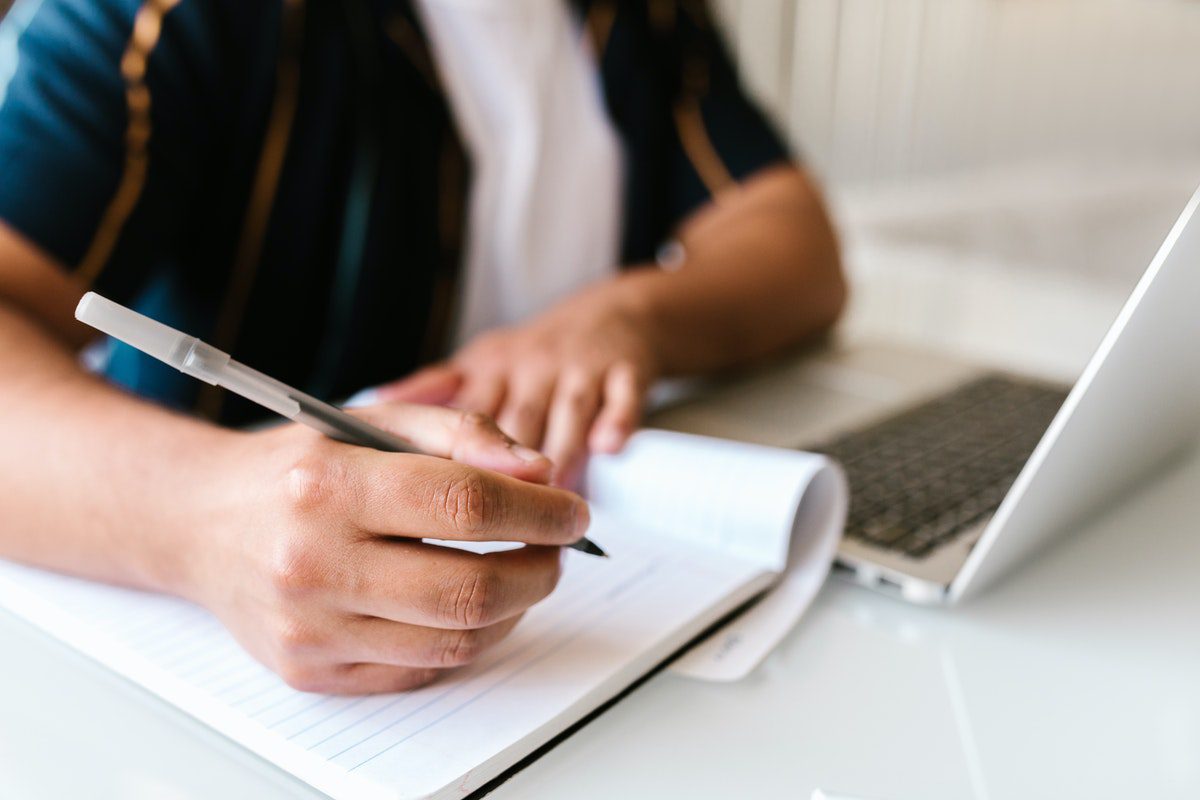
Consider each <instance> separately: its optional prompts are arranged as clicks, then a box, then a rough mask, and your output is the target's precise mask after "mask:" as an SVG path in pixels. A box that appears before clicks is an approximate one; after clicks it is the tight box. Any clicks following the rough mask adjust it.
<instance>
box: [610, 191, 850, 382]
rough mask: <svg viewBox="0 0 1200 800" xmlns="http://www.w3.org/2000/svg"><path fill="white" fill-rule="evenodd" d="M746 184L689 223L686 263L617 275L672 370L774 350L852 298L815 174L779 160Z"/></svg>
mask: <svg viewBox="0 0 1200 800" xmlns="http://www.w3.org/2000/svg"><path fill="white" fill-rule="evenodd" d="M738 192H739V193H738V194H736V195H734V196H733V197H731V198H730V199H729V200H728V201H723V202H722V203H721V204H719V205H718V204H712V205H710V206H708V207H706V208H705V209H703V210H702V211H700V212H699V213H698V214H697V215H696V216H695V217H693V218H692V219H691V220H689V221H688V222H687V223H686V224H685V225H684V226H683V228H682V229H681V230H680V232H679V239H680V242H681V244H682V245H683V248H684V253H685V256H684V260H683V263H682V265H681V266H680V268H679V269H677V270H663V269H659V268H656V267H648V268H644V269H635V270H631V271H629V272H627V273H625V274H624V275H622V276H621V277H620V278H619V279H618V283H617V286H616V287H615V290H616V291H617V292H619V293H623V296H624V298H625V299H626V300H627V303H628V308H630V309H631V312H630V313H633V314H636V315H638V316H639V317H640V318H641V319H642V320H643V321H644V323H645V325H646V328H647V330H648V331H649V332H650V336H651V339H652V341H653V348H654V351H655V352H656V354H657V357H658V359H659V362H660V365H659V366H660V369H661V371H662V372H663V373H664V374H668V375H670V374H686V373H693V372H702V371H707V370H714V369H721V368H724V367H728V366H732V365H735V364H738V363H741V362H744V361H747V360H750V359H754V358H758V357H761V356H764V355H768V354H770V353H772V352H774V351H777V350H779V349H781V348H784V347H787V346H789V345H792V344H795V343H797V342H800V341H802V340H804V339H806V338H811V337H813V336H815V335H816V334H818V333H820V332H822V331H824V330H826V329H828V328H829V327H830V326H831V325H832V324H833V322H834V321H835V320H836V319H837V316H838V314H839V313H840V311H841V309H842V307H843V305H844V302H845V295H846V287H845V283H844V281H843V279H842V275H841V270H840V265H839V261H838V253H837V245H836V240H835V237H834V234H833V231H832V227H831V226H830V223H829V220H828V218H827V216H826V214H825V211H824V209H823V207H822V204H821V201H820V198H819V196H818V195H817V193H816V192H815V190H813V189H812V188H811V186H810V185H809V184H808V182H807V180H805V179H804V178H803V176H802V175H801V174H800V173H799V172H798V171H796V170H794V169H791V168H776V169H772V170H768V171H766V172H764V173H763V174H761V175H759V176H756V177H755V178H753V179H752V180H751V181H750V182H749V183H747V184H746V185H745V186H744V187H742V188H741V189H740V190H738Z"/></svg>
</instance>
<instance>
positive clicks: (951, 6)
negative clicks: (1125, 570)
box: [0, 0, 1200, 378]
mask: <svg viewBox="0 0 1200 800" xmlns="http://www.w3.org/2000/svg"><path fill="white" fill-rule="evenodd" d="M709 2H710V3H712V5H713V7H714V10H715V11H716V13H717V15H718V17H719V19H720V22H721V24H722V25H723V27H724V29H725V32H726V35H727V38H728V41H729V45H730V48H731V50H732V51H733V53H734V55H735V57H736V58H737V60H738V61H739V62H740V65H741V68H742V72H743V79H744V81H745V82H746V83H747V85H748V86H749V87H750V89H751V90H752V91H753V93H754V94H755V95H756V96H757V97H758V98H759V100H760V101H761V102H762V104H763V105H764V106H765V108H766V109H767V110H768V112H769V113H770V115H771V116H772V117H773V118H774V120H775V121H776V123H777V124H778V125H779V127H780V129H781V130H783V131H785V132H786V134H787V135H788V137H789V138H790V140H791V141H792V143H793V144H794V146H795V148H796V151H797V153H799V154H800V155H801V157H802V158H803V159H804V160H805V161H806V162H807V164H808V165H809V167H810V169H811V170H812V171H814V172H815V173H816V174H817V175H818V176H820V177H821V178H822V180H823V181H824V183H825V186H826V189H827V191H828V194H829V198H830V201H831V204H832V205H833V208H834V211H835V214H836V216H837V219H838V223H839V227H840V229H841V233H842V237H843V242H844V245H845V249H846V257H847V267H848V270H849V272H850V274H851V276H852V279H853V281H854V287H855V293H854V300H853V304H852V307H851V312H850V314H849V317H848V320H847V322H846V324H845V326H844V330H845V331H846V334H847V335H849V336H852V337H854V336H857V337H872V338H878V337H886V338H890V339H901V340H904V341H906V342H909V343H915V344H921V345H926V346H931V347H935V348H938V349H945V350H950V351H956V352H963V353H967V354H969V355H971V356H972V357H975V358H984V359H988V360H991V361H993V362H995V363H998V364H1001V365H1003V364H1010V363H1011V364H1015V363H1019V364H1021V365H1022V367H1023V368H1025V369H1026V370H1035V371H1041V372H1044V373H1045V374H1047V375H1051V376H1055V377H1062V378H1067V377H1073V376H1074V374H1075V373H1076V372H1077V371H1078V369H1080V368H1081V367H1082V365H1083V363H1084V362H1085V361H1086V359H1087V357H1088V356H1089V355H1090V353H1091V351H1092V349H1093V347H1094V346H1095V345H1096V343H1097V342H1098V341H1099V338H1100V337H1101V336H1102V335H1103V333H1104V330H1105V328H1106V327H1107V325H1108V323H1109V322H1110V321H1111V320H1112V318H1113V317H1114V316H1115V314H1116V313H1117V311H1118V309H1119V308H1120V305H1121V303H1122V302H1123V301H1124V299H1125V297H1126V295H1127V294H1128V292H1129V290H1130V289H1131V288H1132V286H1133V284H1134V282H1135V281H1136V280H1137V278H1138V276H1140V275H1141V273H1142V271H1143V270H1144V269H1145V267H1146V265H1147V264H1148V263H1149V260H1150V259H1151V257H1152V256H1153V254H1154V252H1155V250H1156V249H1157V247H1158V245H1159V244H1160V243H1161V241H1162V238H1163V236H1164V235H1165V234H1166V232H1167V231H1168V229H1169V228H1170V226H1171V223H1172V222H1173V221H1174V219H1175V217H1176V216H1177V215H1178V213H1179V211H1180V210H1181V209H1182V207H1183V205H1184V203H1185V202H1186V200H1187V198H1188V197H1189V195H1190V194H1191V192H1192V191H1193V189H1195V187H1196V186H1197V185H1200V100H1198V99H1197V98H1200V47H1198V46H1197V43H1198V42H1200V2H1195V0H709ZM9 5H11V0H0V15H2V14H3V12H4V10H5V9H6V8H7V7H8V6H9ZM0 69H3V65H0Z"/></svg>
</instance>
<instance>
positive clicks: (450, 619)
mask: <svg viewBox="0 0 1200 800" xmlns="http://www.w3.org/2000/svg"><path fill="white" fill-rule="evenodd" d="M498 595H499V580H498V579H497V576H496V574H495V573H494V572H493V571H492V570H491V569H489V568H487V567H485V566H482V565H481V566H477V567H475V568H473V569H470V570H467V571H465V572H464V573H462V574H460V575H459V576H458V577H457V578H456V579H455V580H453V581H452V582H451V584H450V586H449V587H448V589H447V591H446V592H445V594H444V601H443V605H442V614H441V617H442V619H443V620H444V621H445V622H446V623H447V624H450V625H454V626H455V627H456V628H462V629H474V628H482V627H485V626H487V625H489V624H491V623H492V622H495V621H496V619H495V617H496V612H497V610H498V608H499V606H498Z"/></svg>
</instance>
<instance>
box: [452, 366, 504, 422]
mask: <svg viewBox="0 0 1200 800" xmlns="http://www.w3.org/2000/svg"><path fill="white" fill-rule="evenodd" d="M505 388H506V387H505V382H504V377H503V376H502V375H500V374H490V373H485V374H482V375H478V376H475V377H470V378H468V379H467V380H466V382H465V383H464V384H463V386H462V388H460V389H459V391H458V395H457V396H456V397H455V398H454V405H455V406H456V407H457V408H463V409H466V410H467V411H478V412H479V413H480V414H487V415H488V416H489V417H494V416H496V412H498V411H499V410H500V405H501V403H503V402H504V391H505Z"/></svg>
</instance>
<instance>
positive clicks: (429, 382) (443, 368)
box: [375, 364, 463, 406]
mask: <svg viewBox="0 0 1200 800" xmlns="http://www.w3.org/2000/svg"><path fill="white" fill-rule="evenodd" d="M462 384H463V374H462V372H461V371H460V370H459V369H458V368H457V367H455V366H454V365H452V364H434V365H432V366H429V367H426V368H425V369H422V370H419V371H417V372H415V373H413V374H412V375H409V376H408V377H407V378H404V379H402V380H398V381H393V382H392V383H385V384H383V385H382V386H379V387H378V388H376V390H375V396H376V399H377V400H378V401H379V402H382V403H426V404H428V405H435V406H442V405H446V404H447V403H449V402H450V401H451V400H453V399H454V397H455V395H456V394H458V390H459V389H460V388H461V387H462Z"/></svg>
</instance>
